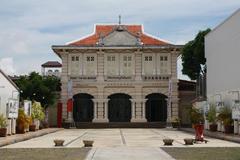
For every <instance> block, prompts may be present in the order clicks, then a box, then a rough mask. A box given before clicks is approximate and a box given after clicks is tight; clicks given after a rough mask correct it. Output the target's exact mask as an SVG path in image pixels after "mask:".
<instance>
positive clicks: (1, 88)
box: [0, 72, 19, 116]
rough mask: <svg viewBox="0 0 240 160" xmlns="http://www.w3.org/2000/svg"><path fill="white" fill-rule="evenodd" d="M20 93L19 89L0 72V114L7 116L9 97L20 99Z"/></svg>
mask: <svg viewBox="0 0 240 160" xmlns="http://www.w3.org/2000/svg"><path fill="white" fill-rule="evenodd" d="M18 95H19V92H18V90H17V89H16V88H15V87H14V86H13V85H12V84H11V83H10V82H9V81H8V80H7V79H6V77H4V76H3V75H2V73H1V72H0V114H4V115H5V116H6V104H7V102H8V99H9V98H15V99H18Z"/></svg>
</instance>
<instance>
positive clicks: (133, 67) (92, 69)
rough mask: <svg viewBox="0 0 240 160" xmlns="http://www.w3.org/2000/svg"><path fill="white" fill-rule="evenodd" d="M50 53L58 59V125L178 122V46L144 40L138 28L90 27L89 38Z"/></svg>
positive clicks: (60, 47) (129, 26)
mask: <svg viewBox="0 0 240 160" xmlns="http://www.w3.org/2000/svg"><path fill="white" fill-rule="evenodd" d="M52 49H53V51H54V52H55V53H56V54H57V55H58V56H59V57H60V58H61V59H62V75H61V83H62V91H61V102H62V104H63V110H62V117H63V119H65V120H69V121H73V120H74V121H75V122H104V123H105V122H166V121H167V119H168V120H170V119H171V118H177V117H178V79H177V57H178V55H179V51H180V46H176V45H173V44H170V43H169V42H166V41H164V40H161V39H158V38H155V37H153V36H151V35H149V34H146V33H145V32H144V31H143V27H142V26H141V25H121V24H117V25H96V26H95V31H94V33H93V34H91V35H89V36H87V37H85V38H82V39H80V40H76V41H73V42H70V43H67V44H66V45H54V46H52ZM169 91H171V92H169ZM169 95H170V96H169ZM168 97H171V99H170V98H168ZM70 98H73V111H72V116H71V113H70V114H69V113H68V110H67V102H68V100H69V99H70ZM168 102H170V103H169V104H171V105H168Z"/></svg>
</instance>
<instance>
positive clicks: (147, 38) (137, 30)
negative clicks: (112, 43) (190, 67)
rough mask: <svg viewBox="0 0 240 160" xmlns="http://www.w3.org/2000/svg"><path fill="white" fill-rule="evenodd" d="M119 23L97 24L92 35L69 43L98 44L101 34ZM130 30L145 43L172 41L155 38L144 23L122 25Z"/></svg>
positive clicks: (110, 30) (103, 34) (160, 43)
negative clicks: (145, 30)
mask: <svg viewBox="0 0 240 160" xmlns="http://www.w3.org/2000/svg"><path fill="white" fill-rule="evenodd" d="M117 26H118V25H96V27H95V33H93V34H92V35H90V36H88V37H86V38H82V39H80V40H77V41H74V42H71V43H69V44H68V45H73V46H81V45H88V46H91V45H96V43H97V42H98V41H99V38H100V35H101V36H103V37H104V36H107V35H108V34H109V33H111V32H112V31H113V30H114V29H115V28H116V27H117ZM122 26H123V27H124V28H126V30H127V31H128V32H130V33H131V34H132V35H134V36H139V38H140V39H141V42H143V44H144V45H169V44H170V43H169V42H167V41H165V40H162V39H158V38H155V37H153V36H151V35H149V34H147V33H145V32H144V31H143V26H142V25H122Z"/></svg>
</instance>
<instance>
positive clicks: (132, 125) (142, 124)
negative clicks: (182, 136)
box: [63, 122, 166, 128]
mask: <svg viewBox="0 0 240 160" xmlns="http://www.w3.org/2000/svg"><path fill="white" fill-rule="evenodd" d="M70 126H74V125H72V124H69V123H65V124H63V127H64V128H70ZM75 126H76V128H165V127H166V122H109V123H92V122H75Z"/></svg>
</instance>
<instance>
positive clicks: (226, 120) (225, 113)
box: [217, 106, 233, 133]
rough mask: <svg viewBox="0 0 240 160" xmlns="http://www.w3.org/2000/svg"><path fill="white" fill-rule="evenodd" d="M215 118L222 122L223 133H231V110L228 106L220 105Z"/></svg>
mask: <svg viewBox="0 0 240 160" xmlns="http://www.w3.org/2000/svg"><path fill="white" fill-rule="evenodd" d="M217 118H218V120H220V121H222V122H223V125H224V130H225V133H233V125H232V124H233V120H232V111H231V109H230V107H228V106H224V107H222V108H221V109H220V111H219V114H218V116H217Z"/></svg>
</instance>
